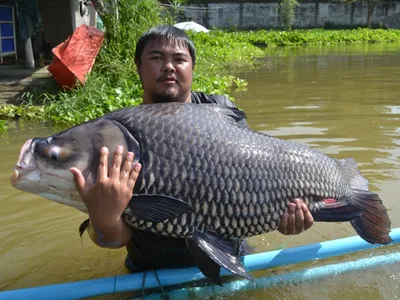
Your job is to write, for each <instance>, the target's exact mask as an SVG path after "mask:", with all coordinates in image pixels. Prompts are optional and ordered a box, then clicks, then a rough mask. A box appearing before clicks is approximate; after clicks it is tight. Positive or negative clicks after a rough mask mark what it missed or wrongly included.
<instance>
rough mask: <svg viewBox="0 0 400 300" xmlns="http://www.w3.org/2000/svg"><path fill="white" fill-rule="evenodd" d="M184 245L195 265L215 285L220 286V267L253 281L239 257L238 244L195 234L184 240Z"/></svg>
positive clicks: (208, 234)
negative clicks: (185, 244) (186, 246)
mask: <svg viewBox="0 0 400 300" xmlns="http://www.w3.org/2000/svg"><path fill="white" fill-rule="evenodd" d="M186 243H187V245H188V248H189V251H190V253H191V255H192V258H193V260H194V262H195V263H196V265H197V266H198V267H199V269H200V270H201V271H202V272H203V274H204V275H206V276H207V277H209V278H210V279H211V280H212V281H213V282H214V283H215V284H219V285H221V278H220V274H219V271H220V268H219V267H220V266H221V267H224V268H225V269H227V270H228V271H230V272H232V273H233V274H235V275H238V276H241V277H244V278H246V279H248V280H252V281H253V277H252V276H251V275H250V274H249V273H248V272H247V270H246V268H245V266H244V265H243V262H242V260H241V258H240V256H239V246H240V243H238V242H237V241H235V240H228V239H224V238H222V237H219V236H217V235H215V234H213V233H211V232H204V233H203V232H195V233H194V234H193V235H192V236H191V237H190V238H187V239H186Z"/></svg>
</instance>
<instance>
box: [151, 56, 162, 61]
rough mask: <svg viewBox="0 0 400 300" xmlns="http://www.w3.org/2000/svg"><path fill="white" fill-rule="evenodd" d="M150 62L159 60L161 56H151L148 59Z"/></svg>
mask: <svg viewBox="0 0 400 300" xmlns="http://www.w3.org/2000/svg"><path fill="white" fill-rule="evenodd" d="M150 59H151V60H160V59H161V56H152V57H150Z"/></svg>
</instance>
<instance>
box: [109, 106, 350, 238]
mask: <svg viewBox="0 0 400 300" xmlns="http://www.w3.org/2000/svg"><path fill="white" fill-rule="evenodd" d="M178 107H179V106H178ZM171 109H172V110H174V112H175V113H174V114H169V112H168V110H167V111H165V112H164V113H163V114H159V113H158V112H157V108H156V107H155V110H153V111H152V110H148V109H146V110H142V112H140V110H139V111H138V113H136V114H135V116H134V118H133V117H132V118H128V119H126V118H125V119H124V118H121V119H122V120H123V121H122V122H121V123H122V124H123V125H124V126H125V127H127V128H128V129H129V130H130V131H134V132H135V137H136V138H137V139H138V140H140V144H141V146H142V148H143V149H146V153H144V154H143V155H142V157H141V162H142V164H143V166H144V167H143V169H144V173H143V174H142V177H141V178H142V180H144V182H145V184H144V185H141V184H138V186H142V187H143V189H142V190H140V191H136V192H137V193H139V194H140V193H145V194H163V195H168V196H171V197H175V198H178V199H181V200H183V201H185V202H188V203H190V204H191V205H192V206H193V207H196V203H200V207H199V209H196V211H194V212H193V213H189V214H183V215H182V216H180V217H178V220H177V224H183V225H182V227H184V226H186V227H187V228H188V229H187V230H182V229H181V228H179V230H176V231H174V233H173V234H174V236H176V237H182V238H183V237H185V236H184V235H183V232H186V231H187V232H192V231H194V230H195V229H196V228H198V227H199V226H203V225H205V226H206V227H207V228H209V229H210V230H212V231H215V232H216V233H218V234H220V235H222V236H224V237H226V238H230V239H231V238H240V237H247V236H252V235H256V234H260V233H261V232H268V231H272V230H275V229H276V227H277V225H278V222H279V219H280V217H281V215H282V214H283V213H284V212H285V211H286V209H287V205H288V203H290V202H292V201H293V200H294V198H296V197H299V196H301V197H302V198H304V200H305V201H306V203H309V204H310V205H311V209H313V203H315V202H318V201H321V200H322V199H323V197H332V198H334V197H335V198H338V199H342V200H346V197H347V198H349V197H350V186H349V185H348V184H347V183H345V182H344V181H343V179H342V174H341V170H340V166H339V164H338V163H336V161H335V160H334V159H331V158H327V157H326V156H324V155H322V154H320V153H319V152H317V151H315V150H312V149H310V148H308V147H305V146H302V145H299V144H294V143H290V142H287V141H282V140H278V139H275V138H272V137H269V136H267V135H262V134H259V133H255V132H253V131H251V130H248V129H243V128H240V127H238V126H230V128H229V131H228V130H227V129H226V128H227V126H228V125H231V124H230V123H229V120H228V118H227V117H226V116H225V115H222V114H219V113H216V112H214V111H212V110H208V109H207V108H204V110H203V109H201V108H200V109H199V108H197V107H196V114H194V113H192V112H191V111H190V110H191V109H192V107H190V106H187V107H186V106H185V107H184V108H182V109H177V108H176V107H174V105H172V106H171ZM111 116H112V117H114V118H117V116H115V115H114V116H113V115H112V114H111ZM158 122H161V123H163V125H162V126H160V125H158ZM202 124H212V126H205V125H202ZM177 127H178V128H181V130H176V128H177ZM157 128H163V130H162V131H159V130H157ZM224 128H225V129H224ZM131 129H132V130H131ZM221 133H224V136H223V137H222V138H221ZM171 137H173V138H171ZM177 140H178V141H184V142H180V143H179V142H176V141H177ZM173 156H179V159H171V158H172V157H173ZM316 162H317V163H316ZM321 174H323V176H321ZM151 177H154V178H157V180H154V182H152V184H151V185H149V186H146V183H147V182H150V178H151ZM174 182H179V184H178V185H176V184H175V183H174ZM327 186H331V187H335V190H336V191H337V192H336V193H332V190H330V189H329V188H326V187H327ZM188 188H189V189H190V192H189V193H188ZM338 196H340V197H338ZM254 201H257V204H258V206H259V209H255V207H256V206H255V204H254ZM218 203H224V204H225V205H227V207H224V208H226V209H224V210H223V211H222V210H221V209H218ZM222 213H223V214H222ZM267 215H270V216H271V217H270V218H267V217H266V216H267ZM226 217H227V218H229V219H231V221H230V222H229V224H227V222H225V221H226ZM183 219H184V220H185V222H182V220H183ZM247 219H249V220H250V221H249V223H250V224H252V226H248V225H247V224H248V222H247ZM127 220H128V222H130V223H131V225H133V226H135V227H138V228H139V229H143V230H150V231H152V232H155V233H158V234H163V235H171V223H173V222H175V220H169V221H168V222H165V223H163V226H157V224H154V225H153V226H149V227H148V226H143V225H140V224H138V223H136V222H134V221H132V220H130V219H129V217H127ZM199 220H201V222H203V223H204V224H198V223H197V222H198V221H199ZM221 224H224V226H221ZM158 225H159V224H158ZM172 226H174V225H173V224H172ZM227 226H228V228H226V227H227ZM229 226H231V227H230V228H229ZM222 228H223V229H222Z"/></svg>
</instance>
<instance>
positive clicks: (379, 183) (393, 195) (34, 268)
mask: <svg viewBox="0 0 400 300" xmlns="http://www.w3.org/2000/svg"><path fill="white" fill-rule="evenodd" d="M264 62H265V64H264V65H263V67H261V68H260V69H259V70H256V71H251V72H247V73H242V74H239V75H240V77H242V78H246V79H247V80H248V82H249V85H248V89H247V91H245V92H240V93H236V94H235V97H236V99H237V104H238V105H239V106H240V107H241V108H242V109H244V111H245V112H246V113H247V117H248V123H249V125H250V126H251V127H252V128H254V129H255V130H259V131H262V132H265V133H268V134H270V135H273V136H276V137H280V138H284V139H288V140H292V141H296V142H299V143H303V144H306V145H308V146H310V147H313V148H316V149H319V150H321V151H322V152H323V153H325V154H328V155H331V156H334V157H337V158H344V157H348V156H351V157H353V158H354V159H356V161H357V162H358V164H359V168H360V170H361V172H362V174H363V175H364V176H365V177H366V178H367V179H368V180H369V182H370V189H371V190H373V191H375V192H377V193H379V195H380V196H381V198H382V199H383V201H384V203H385V205H386V207H387V208H388V209H389V216H390V217H391V219H392V227H393V228H397V227H399V226H400V217H399V216H400V205H399V202H398V198H399V195H400V88H399V86H400V85H399V83H400V81H399V78H400V45H358V46H341V47H338V46H335V47H323V48H296V49H290V48H283V49H275V50H270V51H268V52H267V55H266V57H265V59H264ZM53 131H54V130H53V129H52V128H50V127H46V126H45V125H32V124H31V125H29V124H18V125H16V126H15V128H11V129H10V130H9V132H8V133H7V134H6V135H4V136H1V137H0V153H1V154H2V155H1V157H0V166H1V168H0V205H1V209H0V228H1V229H0V241H1V243H0V266H1V269H2V270H1V272H0V290H5V289H14V288H21V287H29V286H38V285H45V284H52V283H61V282H67V281H76V280H82V279H89V278H101V277H106V276H111V275H119V274H123V273H126V270H125V268H124V265H123V263H124V259H125V250H123V249H121V250H106V249H101V248H98V247H96V246H94V245H93V244H92V242H91V241H90V239H89V238H88V236H87V235H84V237H83V239H80V237H79V234H78V227H79V225H80V224H81V222H82V221H83V220H85V218H86V216H85V215H84V214H83V213H81V212H78V211H76V210H74V209H72V208H68V207H64V206H61V205H58V204H55V203H52V202H50V201H48V200H46V199H43V198H40V197H36V196H34V195H30V194H27V193H23V192H20V191H18V190H16V189H14V188H13V187H11V185H10V184H9V177H10V176H11V173H12V169H13V165H14V164H15V162H16V160H17V157H18V153H19V149H20V147H21V145H22V144H23V143H24V142H25V141H26V140H27V139H28V138H31V137H34V136H45V135H48V134H51V133H52V132H53ZM354 235H356V233H355V231H354V229H353V228H352V227H351V226H350V225H349V224H347V223H329V224H328V223H317V224H315V225H314V226H313V227H312V228H311V229H310V230H308V231H307V232H305V233H302V234H300V235H298V236H290V237H287V236H283V235H281V234H279V233H277V232H274V233H270V234H266V235H262V236H259V237H256V238H252V239H250V243H251V244H252V245H253V246H254V247H255V249H256V250H257V251H267V250H273V249H277V248H288V247H294V246H298V245H304V244H310V243H317V242H321V241H327V240H332V239H336V238H342V237H348V236H354ZM396 250H398V247H397V246H392V247H387V248H385V249H380V250H379V251H375V253H374V254H377V253H381V254H382V253H391V252H393V251H396ZM371 253H372V251H365V252H364V253H358V254H352V255H347V256H345V257H340V258H332V259H330V260H328V261H329V262H340V261H342V260H346V259H347V260H354V259H357V258H360V257H368V256H369V255H371ZM320 263H323V262H310V263H304V264H302V265H301V266H297V267H284V268H280V269H278V270H277V272H282V271H285V270H287V269H297V268H300V267H310V266H315V265H318V264H320ZM268 272H269V271H263V272H257V275H267V274H268ZM399 276H400V271H399V269H398V266H390V267H385V268H377V269H374V270H370V271H368V272H353V273H348V274H346V275H341V276H335V277H334V278H329V279H321V280H318V281H313V282H310V283H305V284H301V285H288V286H279V287H274V288H269V289H266V290H258V291H255V292H246V293H238V294H235V295H229V296H227V297H226V298H227V299H230V298H232V299H244V298H246V299H310V298H312V299H340V298H342V299H397V297H398V296H400V293H399V292H398V283H399V281H398V278H399Z"/></svg>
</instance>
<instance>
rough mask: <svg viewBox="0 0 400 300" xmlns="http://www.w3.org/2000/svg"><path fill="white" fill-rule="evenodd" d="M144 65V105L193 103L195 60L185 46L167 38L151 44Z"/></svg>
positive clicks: (140, 69) (141, 72) (142, 60)
mask: <svg viewBox="0 0 400 300" xmlns="http://www.w3.org/2000/svg"><path fill="white" fill-rule="evenodd" d="M140 62H141V64H140V67H139V68H138V72H139V75H140V77H141V80H142V84H143V89H144V103H158V102H186V101H190V89H191V86H192V80H193V61H192V57H191V56H190V53H189V50H188V49H187V48H186V47H185V46H184V45H181V43H178V42H176V41H171V42H168V41H166V40H164V39H160V40H153V41H149V42H148V43H147V45H146V46H145V47H144V49H143V53H142V56H141V58H140Z"/></svg>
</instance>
